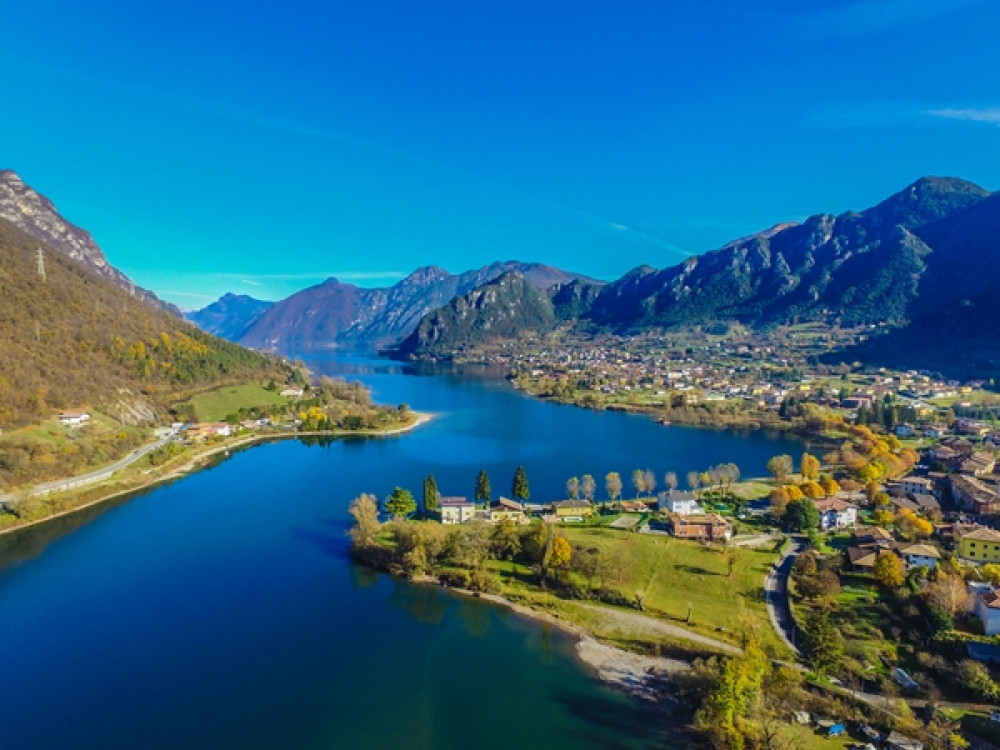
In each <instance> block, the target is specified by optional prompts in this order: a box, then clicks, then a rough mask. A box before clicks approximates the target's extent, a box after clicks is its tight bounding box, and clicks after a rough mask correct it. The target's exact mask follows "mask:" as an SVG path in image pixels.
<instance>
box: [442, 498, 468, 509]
mask: <svg viewBox="0 0 1000 750" xmlns="http://www.w3.org/2000/svg"><path fill="white" fill-rule="evenodd" d="M464 505H475V503H474V502H472V501H471V500H469V499H468V498H465V497H439V498H438V506H439V507H441V508H445V507H451V508H457V507H460V506H464Z"/></svg>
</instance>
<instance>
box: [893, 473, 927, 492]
mask: <svg viewBox="0 0 1000 750" xmlns="http://www.w3.org/2000/svg"><path fill="white" fill-rule="evenodd" d="M899 486H900V488H902V490H903V492H905V493H906V494H907V495H931V494H933V493H934V481H933V480H932V479H928V478H927V477H915V476H905V477H903V478H902V479H900V480H899Z"/></svg>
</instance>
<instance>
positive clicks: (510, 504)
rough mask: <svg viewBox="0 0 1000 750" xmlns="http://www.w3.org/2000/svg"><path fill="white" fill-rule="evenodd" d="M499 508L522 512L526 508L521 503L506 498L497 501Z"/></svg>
mask: <svg viewBox="0 0 1000 750" xmlns="http://www.w3.org/2000/svg"><path fill="white" fill-rule="evenodd" d="M497 507H498V508H505V509H507V510H520V511H523V510H524V506H523V505H522V504H521V503H519V502H517V501H516V500H511V499H509V498H506V497H501V498H500V499H499V500H497Z"/></svg>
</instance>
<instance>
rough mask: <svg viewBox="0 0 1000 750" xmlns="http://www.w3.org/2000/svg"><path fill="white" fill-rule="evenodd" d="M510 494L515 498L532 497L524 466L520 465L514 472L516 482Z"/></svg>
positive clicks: (524, 498)
mask: <svg viewBox="0 0 1000 750" xmlns="http://www.w3.org/2000/svg"><path fill="white" fill-rule="evenodd" d="M510 494H511V495H512V496H513V497H514V499H515V500H527V499H528V498H529V497H531V489H530V488H529V487H528V475H527V474H525V472H524V467H523V466H518V467H517V471H515V472H514V482H513V484H512V485H511V488H510Z"/></svg>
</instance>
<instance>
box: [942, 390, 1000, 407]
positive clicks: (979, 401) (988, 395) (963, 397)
mask: <svg viewBox="0 0 1000 750" xmlns="http://www.w3.org/2000/svg"><path fill="white" fill-rule="evenodd" d="M963 402H968V403H970V404H974V405H976V406H998V405H1000V393H994V392H993V391H972V392H971V393H960V394H958V395H957V396H944V397H941V398H932V399H929V403H931V404H934V405H935V406H953V405H955V404H958V403H963Z"/></svg>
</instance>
